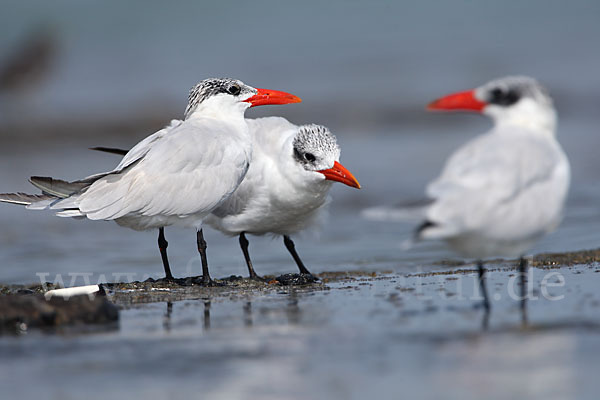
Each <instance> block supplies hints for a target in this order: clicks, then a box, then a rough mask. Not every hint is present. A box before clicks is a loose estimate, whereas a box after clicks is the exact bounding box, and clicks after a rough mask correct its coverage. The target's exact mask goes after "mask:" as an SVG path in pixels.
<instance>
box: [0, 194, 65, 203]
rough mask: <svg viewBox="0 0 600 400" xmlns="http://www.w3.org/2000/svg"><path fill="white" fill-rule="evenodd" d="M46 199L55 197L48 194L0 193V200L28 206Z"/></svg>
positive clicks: (54, 198)
mask: <svg viewBox="0 0 600 400" xmlns="http://www.w3.org/2000/svg"><path fill="white" fill-rule="evenodd" d="M47 200H56V197H54V196H50V195H48V194H27V193H0V201H1V202H3V203H10V204H20V205H22V206H29V205H31V204H34V203H37V202H40V201H47Z"/></svg>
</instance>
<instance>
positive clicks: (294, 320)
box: [285, 291, 302, 325]
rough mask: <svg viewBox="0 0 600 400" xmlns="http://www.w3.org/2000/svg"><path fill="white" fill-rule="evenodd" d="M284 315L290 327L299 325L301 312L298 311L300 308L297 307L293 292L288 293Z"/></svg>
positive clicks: (296, 296) (296, 297)
mask: <svg viewBox="0 0 600 400" xmlns="http://www.w3.org/2000/svg"><path fill="white" fill-rule="evenodd" d="M285 313H286V316H287V319H288V323H289V324H290V325H297V324H298V323H300V317H301V314H302V312H301V310H300V306H299V305H298V294H297V293H296V292H295V291H293V292H291V293H290V297H289V299H288V303H287V307H286V309H285Z"/></svg>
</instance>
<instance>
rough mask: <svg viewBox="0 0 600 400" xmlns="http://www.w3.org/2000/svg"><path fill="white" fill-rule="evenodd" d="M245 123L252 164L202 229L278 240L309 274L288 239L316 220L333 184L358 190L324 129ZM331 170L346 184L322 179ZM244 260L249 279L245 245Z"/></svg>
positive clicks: (273, 120) (279, 121) (276, 121)
mask: <svg viewBox="0 0 600 400" xmlns="http://www.w3.org/2000/svg"><path fill="white" fill-rule="evenodd" d="M246 121H247V123H248V127H249V129H250V133H251V135H252V138H253V144H254V148H253V154H254V158H253V161H252V164H251V165H250V169H249V170H248V173H247V174H246V177H245V178H244V180H243V181H242V183H241V184H240V186H239V187H238V188H237V189H236V191H235V192H234V193H233V195H232V196H230V197H229V198H228V199H227V200H225V201H224V202H223V203H222V204H221V205H220V206H219V207H218V208H217V209H215V210H214V211H213V213H212V214H211V215H210V216H208V217H207V218H206V223H207V224H209V225H210V226H212V227H213V228H215V229H217V230H219V231H221V232H223V233H225V234H227V235H231V236H235V235H243V234H244V233H250V234H254V235H263V234H274V235H283V236H284V240H285V244H286V247H288V250H290V252H291V253H292V256H293V257H294V259H295V260H296V262H297V263H298V267H299V268H300V271H301V272H303V273H308V270H306V268H305V267H304V265H303V264H302V263H301V261H300V259H299V257H298V256H297V253H295V250H294V249H293V246H294V245H293V242H292V240H291V239H290V238H289V235H292V234H294V233H297V232H300V231H301V230H304V229H306V228H308V227H310V226H311V225H312V224H314V223H315V221H317V220H318V218H319V214H320V212H321V211H322V210H323V208H324V206H325V205H326V203H327V202H328V192H329V189H330V188H331V184H332V180H337V181H340V182H343V183H345V184H347V185H350V186H353V187H360V185H358V182H357V181H356V180H355V179H354V177H353V176H352V175H351V174H350V173H349V172H348V171H347V170H345V168H343V167H342V166H341V165H340V164H339V157H340V148H339V146H338V145H337V142H336V138H335V136H333V135H332V134H331V133H330V132H329V130H328V129H327V128H325V127H323V126H319V125H302V126H297V125H294V124H292V123H290V122H289V121H287V120H286V119H284V118H278V117H269V118H260V119H255V120H252V119H247V120H246ZM332 169H338V170H341V169H343V171H344V174H345V175H346V178H343V177H342V176H341V175H336V176H335V177H332V176H329V177H327V176H326V175H325V174H327V171H330V170H332ZM324 173H325V174H324ZM245 241H246V239H245V237H241V238H240V242H241V243H242V250H244V244H243V242H245ZM244 254H245V255H246V260H247V262H248V268H249V270H250V274H251V275H253V270H252V266H251V263H250V261H249V256H248V255H247V242H246V250H244Z"/></svg>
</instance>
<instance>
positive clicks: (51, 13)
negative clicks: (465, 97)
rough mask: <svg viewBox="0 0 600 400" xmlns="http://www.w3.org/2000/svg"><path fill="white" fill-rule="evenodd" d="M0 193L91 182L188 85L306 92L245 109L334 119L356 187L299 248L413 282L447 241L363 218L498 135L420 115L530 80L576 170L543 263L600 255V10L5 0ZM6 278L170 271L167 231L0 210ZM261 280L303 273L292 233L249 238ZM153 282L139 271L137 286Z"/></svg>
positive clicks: (174, 245)
mask: <svg viewBox="0 0 600 400" xmlns="http://www.w3.org/2000/svg"><path fill="white" fill-rule="evenodd" d="M1 8H2V12H0V33H1V34H0V140H1V143H2V146H0V191H32V190H33V188H32V187H31V186H30V185H29V184H28V182H27V178H28V177H29V176H31V175H47V176H55V177H60V178H66V179H74V178H79V177H82V176H85V175H88V174H91V173H94V172H98V171H103V170H107V169H109V168H112V167H113V166H114V165H115V164H116V163H117V162H118V158H117V157H115V156H113V155H108V154H100V153H95V152H91V151H89V150H87V149H88V147H92V146H117V147H118V146H121V147H130V146H132V145H133V144H135V143H136V142H138V141H139V140H141V139H142V138H143V137H145V136H147V135H148V134H151V133H153V132H154V131H155V130H157V129H160V128H161V127H162V126H163V125H164V124H166V123H167V122H168V121H169V120H170V119H171V118H180V117H181V116H182V114H183V110H184V109H185V106H186V101H187V93H188V90H189V88H190V87H191V86H192V85H194V84H195V83H196V82H197V81H199V80H201V79H204V78H207V77H220V76H231V77H236V78H239V79H242V80H243V81H244V82H246V83H248V84H250V85H253V86H256V87H266V88H272V89H280V90H285V91H289V92H292V93H294V94H297V95H298V96H300V97H302V99H303V103H301V104H297V105H291V106H277V107H263V108H261V109H252V110H249V111H248V113H247V114H246V115H247V116H248V117H260V116H266V115H281V116H284V117H286V118H288V119H290V120H291V121H292V122H294V123H297V124H301V123H309V122H315V123H320V124H324V125H327V126H329V127H330V128H331V130H332V131H333V132H334V133H335V134H336V135H337V136H338V140H339V142H340V144H341V147H342V160H343V163H344V165H346V166H347V167H348V168H349V169H350V170H351V171H352V172H353V173H354V175H355V176H356V177H357V178H358V179H359V181H360V182H361V184H362V185H363V189H362V190H360V191H358V190H353V189H350V188H348V187H345V186H342V185H336V186H335V188H334V190H333V191H332V196H333V200H334V201H333V203H332V207H331V208H330V216H329V219H327V220H326V221H324V222H323V226H322V229H321V230H320V233H319V235H320V236H319V238H318V239H315V236H314V235H306V236H304V237H300V238H298V239H297V247H298V250H299V252H300V255H301V256H304V258H305V262H306V264H307V265H308V266H309V268H311V269H312V270H313V271H314V272H320V271H324V270H339V269H375V270H383V269H386V270H390V269H391V270H394V271H405V270H410V269H411V268H415V267H418V266H420V265H423V264H426V263H430V262H433V261H436V260H439V259H440V258H448V257H454V256H453V255H452V254H451V253H448V252H447V251H446V250H445V248H444V247H443V246H441V245H439V244H436V243H428V244H423V245H420V246H418V247H417V248H415V249H413V250H410V251H408V252H403V251H402V250H401V246H400V243H401V242H402V241H403V240H404V239H406V238H407V237H408V236H409V235H410V232H411V230H412V229H413V227H414V225H412V224H407V223H403V224H402V223H393V222H387V223H381V222H371V221H366V220H363V219H361V218H360V217H358V215H359V211H360V210H362V209H364V208H366V207H370V206H375V205H386V204H387V205H392V204H396V203H399V202H402V201H406V200H410V199H418V198H421V197H422V194H423V190H424V187H425V185H426V184H427V182H428V181H430V180H431V179H433V178H434V177H435V176H436V175H437V173H438V172H439V171H440V169H441V167H442V165H443V163H444V161H445V159H446V158H447V157H448V155H449V154H451V152H452V151H453V150H454V149H456V148H457V147H458V146H460V145H461V144H462V143H464V142H465V141H466V140H468V139H470V138H472V137H474V136H476V135H477V134H480V133H483V132H484V131H485V130H486V129H488V128H489V127H490V126H491V124H490V121H489V120H487V119H486V118H484V117H481V116H477V115H460V114H459V115H448V114H444V115H439V114H430V113H426V112H425V110H424V106H425V105H426V104H427V103H428V102H429V101H431V100H432V99H434V98H436V97H439V96H441V95H443V94H446V93H449V92H452V91H456V90H463V89H468V88H471V87H475V86H478V85H480V84H482V83H484V82H486V81H488V80H490V79H492V78H496V77H500V76H504V75H509V74H526V75H531V76H533V77H536V78H537V79H539V80H540V81H541V82H542V83H543V84H544V85H546V86H547V87H548V88H549V89H550V91H551V93H552V95H553V97H554V99H555V101H556V106H557V108H558V111H559V116H560V121H559V136H560V141H561V143H562V144H563V145H564V147H565V150H566V152H567V154H568V155H569V157H570V160H571V163H572V168H573V184H572V187H571V192H570V197H569V203H568V207H567V212H566V219H565V221H564V223H563V225H562V226H561V227H560V229H559V230H558V231H557V232H556V233H554V234H553V235H551V236H549V237H547V238H546V239H544V241H542V242H540V244H539V245H538V247H537V248H536V249H534V251H533V252H538V251H543V250H553V251H564V250H573V249H581V248H593V247H597V246H598V244H600V233H598V229H597V226H598V224H599V223H600V210H599V207H598V204H599V203H600V190H599V189H598V187H599V186H598V180H599V178H598V176H599V175H598V173H597V171H599V170H600V159H599V158H598V157H597V155H596V148H597V146H598V143H600V138H599V136H598V135H599V134H600V131H599V129H598V124H599V123H600V113H598V104H599V103H600V74H598V71H600V52H598V51H597V39H598V38H599V37H600V23H599V18H600V3H598V2H595V1H583V0H581V1H570V2H568V3H565V2H563V1H547V0H538V1H527V2H493V1H489V2H488V1H484V2H473V1H448V2H437V1H413V2H405V1H369V2H358V1H340V0H334V1H329V2H321V1H311V0H307V1H303V2H301V3H300V2H296V3H287V2H280V1H253V2H233V1H219V2H198V1H182V2H177V4H173V5H168V6H167V5H166V4H165V3H164V2H160V1H143V2H142V1H138V2H135V1H133V2H127V3H123V2H117V1H93V0H86V1H81V0H78V1H74V0H57V1H53V2H46V1H41V0H39V1H37V0H30V1H11V0H3V1H2V5H1ZM0 220H1V221H2V226H3V229H2V230H1V232H0V244H1V245H0V265H2V268H3V270H2V281H5V282H6V281H8V282H22V283H23V282H31V281H35V280H36V279H37V278H36V276H35V272H40V271H50V272H59V271H63V272H65V271H83V272H85V271H88V272H93V273H94V274H95V275H94V279H96V278H97V277H98V274H99V273H101V272H103V273H105V274H107V279H108V280H111V279H112V278H111V274H112V273H113V272H119V271H133V272H136V273H140V274H142V273H148V274H150V275H152V276H155V277H159V276H161V273H162V272H161V271H162V268H161V264H160V259H159V257H158V251H157V249H156V243H155V242H156V237H155V236H156V233H155V232H147V233H136V232H133V231H129V230H126V229H122V228H119V227H117V226H116V225H115V224H113V223H94V222H89V221H75V220H67V219H58V218H55V217H53V216H52V215H51V214H50V213H43V212H35V213H34V212H28V211H26V210H24V209H23V208H20V207H16V206H10V205H3V206H2V207H0ZM207 235H208V238H207V239H208V243H209V250H208V251H209V257H210V260H211V264H212V266H213V268H214V272H213V273H214V274H215V275H216V276H225V275H229V274H243V273H244V271H245V269H244V263H243V258H242V256H241V252H239V249H238V248H237V241H236V240H234V239H229V238H225V237H223V236H222V235H220V234H218V233H216V232H208V233H207ZM167 239H169V241H170V247H169V253H170V257H171V258H172V266H173V270H174V274H176V275H179V276H182V275H184V274H186V273H189V272H188V270H186V268H189V266H190V265H192V264H194V266H193V271H192V272H193V273H195V274H197V273H199V264H198V263H197V258H196V257H197V256H196V251H195V244H194V240H195V239H194V233H193V232H191V231H190V232H188V231H184V230H181V229H167ZM250 240H251V253H252V255H253V257H254V261H255V265H256V268H257V270H258V271H259V272H260V273H263V274H266V273H279V272H287V271H290V272H291V271H294V269H295V267H294V265H293V263H292V260H291V259H290V257H289V255H288V254H287V252H286V251H285V249H284V247H283V245H282V243H280V241H279V239H276V241H273V240H271V239H270V238H258V239H257V238H253V239H250ZM139 278H141V276H139Z"/></svg>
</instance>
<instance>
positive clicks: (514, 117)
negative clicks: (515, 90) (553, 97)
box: [489, 101, 557, 136]
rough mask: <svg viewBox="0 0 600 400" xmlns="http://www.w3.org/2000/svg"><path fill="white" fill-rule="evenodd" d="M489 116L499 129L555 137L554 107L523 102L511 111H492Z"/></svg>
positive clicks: (555, 118) (499, 109) (510, 109)
mask: <svg viewBox="0 0 600 400" xmlns="http://www.w3.org/2000/svg"><path fill="white" fill-rule="evenodd" d="M490 111H491V112H489V115H490V116H491V117H492V119H493V120H494V123H495V125H496V127H497V128H500V129H501V130H507V131H508V130H510V128H520V129H525V130H528V131H531V132H534V133H537V134H540V135H543V136H555V132H556V120H557V117H556V111H554V108H553V107H546V106H540V105H539V104H537V103H535V102H533V101H523V102H521V103H520V104H519V105H518V106H517V107H513V108H509V109H501V108H498V109H491V110H490Z"/></svg>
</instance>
